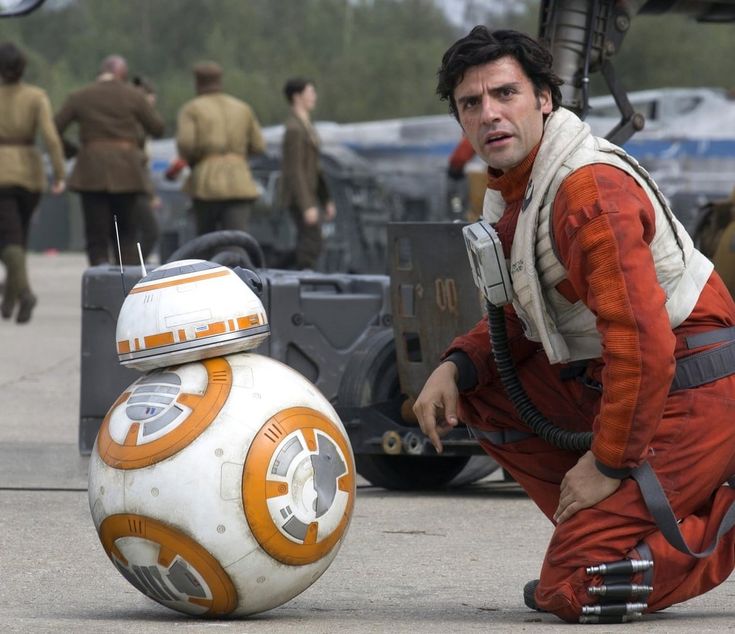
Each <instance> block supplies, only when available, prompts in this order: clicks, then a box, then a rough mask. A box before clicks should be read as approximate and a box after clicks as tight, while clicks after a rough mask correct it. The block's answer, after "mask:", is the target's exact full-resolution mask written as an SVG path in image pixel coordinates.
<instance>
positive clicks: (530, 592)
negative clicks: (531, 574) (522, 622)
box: [523, 579, 546, 612]
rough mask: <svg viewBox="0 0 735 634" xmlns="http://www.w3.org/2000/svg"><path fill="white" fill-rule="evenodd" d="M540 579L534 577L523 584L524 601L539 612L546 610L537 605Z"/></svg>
mask: <svg viewBox="0 0 735 634" xmlns="http://www.w3.org/2000/svg"><path fill="white" fill-rule="evenodd" d="M539 581H540V580H539V579H533V580H532V581H529V582H528V583H527V584H526V585H525V586H523V602H524V603H525V604H526V605H527V606H528V607H529V608H531V609H532V610H536V611H537V612H545V611H546V610H542V609H541V608H539V607H538V606H537V605H536V588H537V587H538V584H539Z"/></svg>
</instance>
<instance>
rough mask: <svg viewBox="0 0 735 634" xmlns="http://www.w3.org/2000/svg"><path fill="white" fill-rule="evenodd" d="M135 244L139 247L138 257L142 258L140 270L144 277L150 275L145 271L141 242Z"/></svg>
mask: <svg viewBox="0 0 735 634" xmlns="http://www.w3.org/2000/svg"><path fill="white" fill-rule="evenodd" d="M135 244H137V245H138V257H139V258H140V270H141V271H142V272H143V277H145V276H146V275H148V272H147V271H146V270H145V260H143V251H141V250H140V242H136V243H135Z"/></svg>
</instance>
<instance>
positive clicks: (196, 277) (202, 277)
mask: <svg viewBox="0 0 735 634" xmlns="http://www.w3.org/2000/svg"><path fill="white" fill-rule="evenodd" d="M229 274H230V272H229V271H215V272H214V273H205V274H203V275H193V276H192V277H185V278H183V279H178V280H170V281H168V282H160V283H159V284H150V285H146V286H140V287H138V286H134V287H133V290H131V291H130V294H131V295H132V294H133V293H147V292H148V291H155V290H156V289H159V288H169V287H171V286H181V285H183V284H191V283H193V282H201V281H202V280H209V279H212V278H213V277H222V276H224V275H229Z"/></svg>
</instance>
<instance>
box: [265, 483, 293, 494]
mask: <svg viewBox="0 0 735 634" xmlns="http://www.w3.org/2000/svg"><path fill="white" fill-rule="evenodd" d="M287 493H288V484H286V483H285V482H274V481H273V480H268V481H267V482H266V483H265V497H267V498H277V497H281V496H282V495H286V494H287Z"/></svg>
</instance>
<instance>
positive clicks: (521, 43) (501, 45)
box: [436, 26, 564, 121]
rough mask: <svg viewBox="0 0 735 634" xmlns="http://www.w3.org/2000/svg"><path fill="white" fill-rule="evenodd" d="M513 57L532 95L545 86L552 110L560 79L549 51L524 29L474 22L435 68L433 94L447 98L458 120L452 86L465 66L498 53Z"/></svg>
mask: <svg viewBox="0 0 735 634" xmlns="http://www.w3.org/2000/svg"><path fill="white" fill-rule="evenodd" d="M508 56H510V57H513V58H515V59H516V60H517V61H518V63H519V64H520V65H521V67H522V68H523V71H524V72H525V73H526V75H527V76H528V78H529V79H530V80H531V83H533V86H534V90H535V92H536V95H539V94H540V93H541V91H542V90H544V89H548V90H549V92H550V93H551V103H552V110H556V109H557V108H558V107H559V106H560V105H561V90H559V86H561V85H562V84H563V83H564V82H563V81H562V80H561V79H560V78H559V77H558V76H557V74H556V73H555V72H554V71H553V70H552V69H551V62H552V60H553V58H552V56H551V53H550V52H549V51H548V50H547V49H546V48H544V47H543V46H542V45H541V44H539V43H538V42H537V41H536V40H534V39H533V38H531V37H529V36H528V35H526V34H525V33H520V32H518V31H512V30H509V29H508V30H505V29H504V30H498V31H490V30H488V29H487V27H484V26H476V27H475V28H474V29H472V30H471V31H470V32H469V34H468V35H466V36H465V37H463V38H461V39H459V40H457V41H456V42H455V43H454V44H452V46H450V47H449V49H448V50H447V52H446V53H444V57H442V63H441V66H440V67H439V70H438V71H437V77H438V83H437V86H436V92H437V94H438V95H439V96H440V97H441V98H442V99H443V100H445V101H448V102H449V112H451V113H452V114H453V115H454V117H455V118H456V119H457V120H458V121H459V113H458V112H457V103H456V102H455V101H454V89H455V88H456V87H457V84H459V83H460V82H461V81H462V79H463V78H464V74H465V73H466V72H467V69H468V68H471V67H473V66H479V65H481V64H486V63H487V62H494V61H495V60H498V59H500V58H501V57H508Z"/></svg>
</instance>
